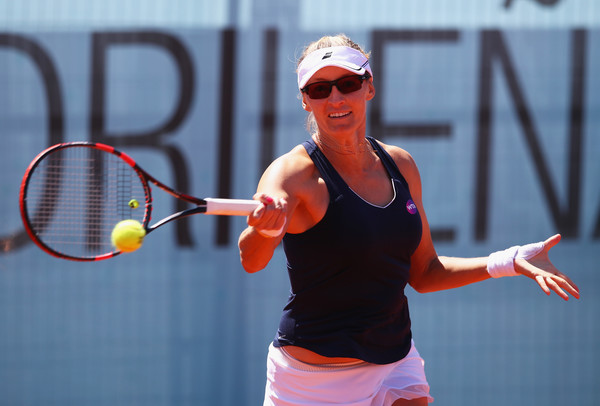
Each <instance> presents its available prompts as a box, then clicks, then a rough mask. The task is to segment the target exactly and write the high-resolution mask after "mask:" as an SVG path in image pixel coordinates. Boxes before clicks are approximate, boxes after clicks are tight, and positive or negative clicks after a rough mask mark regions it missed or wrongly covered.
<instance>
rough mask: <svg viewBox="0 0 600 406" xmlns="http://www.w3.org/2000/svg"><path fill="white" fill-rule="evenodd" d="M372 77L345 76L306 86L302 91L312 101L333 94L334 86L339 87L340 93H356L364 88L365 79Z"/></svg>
mask: <svg viewBox="0 0 600 406" xmlns="http://www.w3.org/2000/svg"><path fill="white" fill-rule="evenodd" d="M370 77H371V75H369V74H368V73H365V74H364V75H362V76H358V75H353V76H345V77H343V78H339V79H337V80H332V81H331V82H315V83H311V84H310V85H306V86H304V87H303V88H302V89H300V90H301V91H302V92H303V93H306V94H307V95H308V97H310V98H311V99H325V98H327V97H329V95H330V94H331V89H333V86H335V87H337V88H338V90H339V91H340V93H342V94H348V93H352V92H356V91H357V90H358V89H360V88H361V87H362V82H363V80H365V79H368V78H370Z"/></svg>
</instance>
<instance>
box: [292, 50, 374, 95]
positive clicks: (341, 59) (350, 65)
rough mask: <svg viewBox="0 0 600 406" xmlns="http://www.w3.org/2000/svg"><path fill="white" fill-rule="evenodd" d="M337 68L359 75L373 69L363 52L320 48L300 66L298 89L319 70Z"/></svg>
mask: <svg viewBox="0 0 600 406" xmlns="http://www.w3.org/2000/svg"><path fill="white" fill-rule="evenodd" d="M327 66H337V67H339V68H343V69H346V70H347V71H348V72H352V73H355V74H357V75H364V74H365V72H369V74H370V75H371V76H373V73H372V72H371V67H370V66H369V60H368V59H367V57H365V56H364V55H363V53H362V52H360V51H358V50H356V49H354V48H350V47H345V46H338V47H328V48H320V49H317V50H316V51H313V52H311V53H310V54H308V55H307V56H306V57H305V58H304V59H303V60H302V63H301V64H300V66H298V88H299V89H302V88H303V87H304V86H305V85H306V83H307V82H308V81H309V80H310V78H311V77H312V76H313V75H314V74H315V73H317V71H318V70H320V69H323V68H325V67H327Z"/></svg>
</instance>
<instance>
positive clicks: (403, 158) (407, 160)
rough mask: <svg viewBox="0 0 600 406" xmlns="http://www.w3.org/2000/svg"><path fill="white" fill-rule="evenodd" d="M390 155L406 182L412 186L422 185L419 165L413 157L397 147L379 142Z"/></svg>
mask: <svg viewBox="0 0 600 406" xmlns="http://www.w3.org/2000/svg"><path fill="white" fill-rule="evenodd" d="M377 142H379V144H381V146H383V148H384V149H385V150H386V151H387V153H388V154H390V156H391V157H392V159H393V160H394V162H395V163H396V165H397V166H398V169H399V170H400V172H401V173H402V176H404V177H405V178H406V181H407V182H408V183H409V184H410V185H411V186H412V185H413V184H414V183H415V182H419V183H420V176H419V169H418V168H417V163H416V162H415V160H414V159H413V157H412V155H411V154H410V153H409V152H408V151H406V150H405V149H402V148H400V147H398V146H396V145H388V144H384V143H383V142H381V141H377Z"/></svg>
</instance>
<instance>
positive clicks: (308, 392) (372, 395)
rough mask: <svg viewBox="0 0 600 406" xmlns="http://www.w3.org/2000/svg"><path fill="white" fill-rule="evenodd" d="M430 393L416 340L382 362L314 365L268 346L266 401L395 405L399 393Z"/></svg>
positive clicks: (282, 405) (272, 404)
mask: <svg viewBox="0 0 600 406" xmlns="http://www.w3.org/2000/svg"><path fill="white" fill-rule="evenodd" d="M423 397H425V398H427V400H428V402H429V403H431V402H433V398H432V397H431V396H430V395H429V384H428V383H427V378H426V377H425V361H423V358H421V356H420V355H419V352H418V351H417V349H416V348H415V345H414V343H412V346H411V349H410V351H409V353H408V354H407V355H406V357H405V358H403V359H401V360H400V361H397V362H394V363H391V364H385V365H378V364H371V363H368V362H364V361H357V362H354V363H349V364H347V363H346V364H328V365H313V364H307V363H304V362H302V361H299V360H297V359H295V358H293V357H292V356H290V355H289V354H288V353H287V351H285V347H283V348H277V347H274V346H273V344H271V345H270V346H269V355H268V357H267V385H266V389H265V401H264V404H263V406H297V405H329V404H335V405H346V406H391V405H392V404H393V403H394V402H395V401H396V400H398V399H409V400H410V399H418V398H423Z"/></svg>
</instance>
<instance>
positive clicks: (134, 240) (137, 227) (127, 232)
mask: <svg viewBox="0 0 600 406" xmlns="http://www.w3.org/2000/svg"><path fill="white" fill-rule="evenodd" d="M145 236H146V230H145V229H144V226H142V225H141V224H140V222H139V221H137V220H123V221H120V222H118V223H117V225H116V226H115V228H113V231H112V234H111V236H110V237H111V240H112V243H113V245H114V246H115V248H117V249H118V250H119V251H123V252H133V251H135V250H137V249H138V248H140V247H141V246H142V243H143V242H144V237H145Z"/></svg>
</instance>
